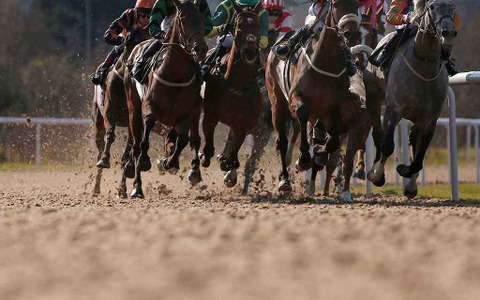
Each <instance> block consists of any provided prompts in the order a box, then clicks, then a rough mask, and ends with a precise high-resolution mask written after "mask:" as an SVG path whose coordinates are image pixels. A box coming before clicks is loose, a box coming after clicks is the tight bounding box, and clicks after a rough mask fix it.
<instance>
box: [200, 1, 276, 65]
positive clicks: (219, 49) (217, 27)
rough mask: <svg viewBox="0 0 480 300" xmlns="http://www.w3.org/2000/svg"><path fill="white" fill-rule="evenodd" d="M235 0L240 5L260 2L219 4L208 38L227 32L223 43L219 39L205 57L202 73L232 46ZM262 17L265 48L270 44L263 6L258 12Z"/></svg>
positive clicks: (252, 4) (261, 33)
mask: <svg viewBox="0 0 480 300" xmlns="http://www.w3.org/2000/svg"><path fill="white" fill-rule="evenodd" d="M233 1H235V2H236V3H237V4H238V5H240V6H250V7H254V6H255V5H257V4H258V2H259V0H224V1H222V2H220V4H218V6H217V8H216V9H215V12H214V14H213V21H212V23H213V29H212V31H211V32H210V34H208V35H207V37H208V38H212V37H215V36H217V35H219V34H225V35H226V36H225V38H224V39H223V42H222V43H219V40H220V39H218V40H217V45H216V46H215V49H214V50H213V51H212V52H211V53H210V54H209V55H208V56H207V58H205V60H204V63H203V66H202V75H205V74H206V73H207V72H208V71H209V70H210V67H211V64H212V62H213V61H214V60H215V59H216V58H217V57H222V56H223V55H224V54H225V53H226V52H227V50H228V49H230V47H231V46H232V43H233V36H232V35H231V31H232V30H233V28H232V27H233V25H232V23H233V22H234V20H233V16H234V13H235V9H234V8H233V5H232V2H233ZM258 17H259V19H260V41H259V46H260V48H262V49H264V48H266V47H267V46H268V37H267V35H268V17H267V14H266V11H265V9H264V8H263V7H262V8H260V11H259V13H258Z"/></svg>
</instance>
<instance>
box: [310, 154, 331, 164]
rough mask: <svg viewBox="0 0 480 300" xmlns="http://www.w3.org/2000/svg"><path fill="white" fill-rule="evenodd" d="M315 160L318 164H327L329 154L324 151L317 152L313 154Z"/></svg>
mask: <svg viewBox="0 0 480 300" xmlns="http://www.w3.org/2000/svg"><path fill="white" fill-rule="evenodd" d="M313 161H314V162H315V164H316V165H317V166H321V167H323V166H326V165H327V163H328V154H326V153H322V154H315V155H314V156H313Z"/></svg>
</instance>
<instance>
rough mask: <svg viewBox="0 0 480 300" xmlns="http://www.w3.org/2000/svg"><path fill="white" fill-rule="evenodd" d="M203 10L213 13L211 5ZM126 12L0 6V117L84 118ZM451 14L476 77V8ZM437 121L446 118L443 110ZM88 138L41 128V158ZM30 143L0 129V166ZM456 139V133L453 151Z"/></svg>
mask: <svg viewBox="0 0 480 300" xmlns="http://www.w3.org/2000/svg"><path fill="white" fill-rule="evenodd" d="M306 2H307V3H305V4H297V3H296V2H294V1H293V0H286V6H287V9H288V10H289V11H291V13H292V14H293V15H294V20H295V28H298V27H300V26H301V25H302V24H303V20H304V17H305V14H306V11H307V7H308V5H309V2H308V0H306ZM387 2H390V1H387ZM208 3H209V5H210V9H211V11H212V13H213V11H214V10H215V7H216V6H217V4H218V3H219V1H218V0H208ZM134 5H135V0H69V1H56V0H1V10H0V26H1V28H3V30H1V31H0V41H1V42H0V116H3V117H5V116H31V117H57V118H89V117H90V106H91V101H92V92H93V89H92V87H93V86H92V84H91V83H90V79H89V74H90V73H92V72H93V71H94V70H95V68H96V67H97V66H98V65H99V64H100V63H101V62H102V61H103V60H104V58H105V56H106V54H107V53H108V51H110V49H111V48H112V46H110V45H107V44H106V43H105V42H104V41H103V33H104V32H105V31H106V30H107V28H108V26H109V24H110V23H111V22H112V21H113V20H114V19H116V18H118V17H119V16H120V15H121V13H122V12H123V11H124V10H125V9H127V8H131V7H133V6H134ZM457 13H458V14H459V15H460V18H461V25H460V27H459V28H458V32H459V34H458V37H457V40H456V44H455V47H454V50H453V57H454V58H455V59H456V64H457V66H458V67H459V69H460V70H461V71H468V70H477V69H480V56H479V55H478V51H479V49H480V39H479V38H478V29H479V28H480V1H478V0H458V1H457ZM455 92H456V95H457V114H458V117H465V118H480V101H478V97H477V94H478V87H461V88H456V89H455ZM443 116H447V108H446V107H445V109H444V113H443ZM90 132H91V130H90V129H89V128H86V127H85V126H83V127H81V128H80V127H48V128H44V129H43V131H42V141H43V142H42V148H45V150H47V151H46V152H45V155H46V158H48V155H49V154H48V149H58V148H57V147H60V145H64V146H63V148H64V149H65V151H73V152H75V151H74V150H72V149H73V148H74V147H73V146H74V145H76V144H79V145H86V144H88V141H89V140H90ZM444 135H445V131H444V130H443V128H442V129H440V128H439V130H438V132H437V137H436V140H435V143H436V144H438V145H443V146H444V144H445V138H444ZM34 136H35V130H34V129H32V128H25V126H16V125H0V161H30V160H31V159H32V157H33V155H34V152H35V151H34V150H35V145H34V143H32V139H34ZM464 136H465V134H464V133H462V132H459V138H460V140H459V145H462V138H463V139H464ZM116 144H117V143H116ZM118 144H122V143H118ZM19 150H20V151H19ZM65 151H62V155H61V157H64V154H65V153H67V152H65ZM54 152H55V153H52V157H53V156H54V154H55V155H56V156H57V159H58V152H59V151H58V150H55V151H54Z"/></svg>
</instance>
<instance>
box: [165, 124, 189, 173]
mask: <svg viewBox="0 0 480 300" xmlns="http://www.w3.org/2000/svg"><path fill="white" fill-rule="evenodd" d="M189 125H190V124H189V121H188V120H187V119H186V120H183V121H182V122H181V124H180V125H179V126H177V127H176V128H175V129H176V130H177V131H178V137H177V140H176V142H175V150H174V151H173V154H172V155H171V156H169V157H168V158H165V159H162V167H163V168H164V169H165V170H170V169H173V170H172V171H173V172H176V171H177V170H179V169H180V162H179V157H180V154H181V153H182V151H183V149H185V147H186V146H187V145H188V131H189V127H190V126H189Z"/></svg>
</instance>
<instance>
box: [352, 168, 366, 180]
mask: <svg viewBox="0 0 480 300" xmlns="http://www.w3.org/2000/svg"><path fill="white" fill-rule="evenodd" d="M353 177H355V178H358V179H360V180H365V170H364V169H360V170H358V171H356V172H355V173H354V174H353Z"/></svg>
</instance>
